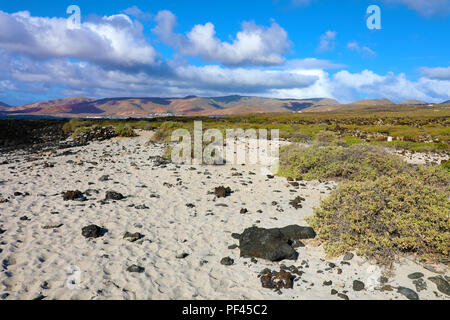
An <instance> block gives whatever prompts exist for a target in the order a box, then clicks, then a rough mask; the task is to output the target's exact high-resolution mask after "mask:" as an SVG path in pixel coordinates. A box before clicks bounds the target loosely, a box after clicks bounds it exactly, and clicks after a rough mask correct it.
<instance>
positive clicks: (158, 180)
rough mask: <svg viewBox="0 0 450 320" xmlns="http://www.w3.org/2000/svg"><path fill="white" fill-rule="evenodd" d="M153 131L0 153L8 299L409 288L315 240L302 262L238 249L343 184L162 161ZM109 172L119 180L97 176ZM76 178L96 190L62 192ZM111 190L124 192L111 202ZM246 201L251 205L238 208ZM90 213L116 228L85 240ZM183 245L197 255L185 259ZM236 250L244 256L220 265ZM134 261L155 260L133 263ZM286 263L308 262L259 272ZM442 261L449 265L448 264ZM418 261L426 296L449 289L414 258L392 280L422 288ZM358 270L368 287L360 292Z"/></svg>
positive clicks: (1, 270)
mask: <svg viewBox="0 0 450 320" xmlns="http://www.w3.org/2000/svg"><path fill="white" fill-rule="evenodd" d="M148 138H149V133H142V134H141V135H140V136H139V137H137V138H132V139H119V138H118V139H113V140H110V141H105V142H96V143H91V144H90V145H89V146H87V147H81V148H73V149H71V150H72V151H73V152H74V154H70V155H61V153H62V152H63V151H58V153H57V154H54V153H47V154H43V155H39V156H34V157H30V156H24V155H21V154H20V153H17V152H16V153H14V154H8V155H0V163H1V162H2V161H4V160H7V161H8V162H9V164H6V165H0V198H4V199H8V200H9V202H7V203H0V229H2V230H4V232H3V233H2V234H0V261H1V262H2V264H1V265H0V299H7V300H8V299H35V298H44V299H87V300H89V299H341V298H339V297H338V296H336V295H331V293H330V292H331V290H332V289H335V290H337V291H338V292H339V293H344V294H346V295H347V296H348V297H349V298H350V299H406V298H405V297H404V296H403V295H401V294H399V293H397V290H396V289H394V290H393V291H380V290H378V289H376V290H371V289H370V288H368V284H370V283H371V279H373V278H375V279H378V273H377V270H376V267H374V266H373V265H372V264H370V262H368V261H365V260H364V259H362V258H360V257H357V256H355V257H354V258H353V259H352V260H350V261H349V264H341V262H342V257H339V258H335V259H326V258H325V254H324V251H323V249H322V248H321V247H320V246H317V245H315V244H314V241H312V242H310V243H308V242H306V246H305V247H301V248H298V249H297V251H298V253H299V258H298V260H297V261H283V262H280V263H272V262H267V261H264V260H261V259H258V261H257V262H251V261H250V259H244V258H240V257H239V248H236V249H228V246H230V245H233V244H238V240H235V239H233V238H232V237H231V234H232V233H241V232H242V231H243V230H244V229H246V228H248V227H251V226H253V225H256V226H260V227H266V228H269V227H284V226H287V225H291V224H299V225H304V226H306V225H307V224H306V222H305V220H304V218H305V217H307V216H310V215H312V214H313V207H314V206H318V205H319V203H320V199H321V198H323V197H326V196H327V195H328V194H329V192H331V190H332V189H334V188H335V187H336V186H335V184H334V183H332V182H319V181H311V182H306V183H305V186H300V187H298V188H294V187H292V186H291V185H289V184H288V183H287V181H286V179H284V178H279V177H275V178H273V179H270V178H268V177H267V170H266V168H263V167H261V166H258V165H246V166H242V165H238V166H231V165H225V166H179V167H177V166H175V165H174V164H168V165H167V167H161V166H157V165H156V164H155V163H154V161H153V158H151V157H153V156H157V155H161V154H162V153H163V151H164V145H161V144H151V145H148V146H146V145H145V144H146V142H147V141H148ZM240 174H242V176H241V175H240ZM103 175H109V176H110V180H109V181H104V182H102V181H99V178H100V177H101V176H103ZM221 185H224V186H226V187H230V188H231V189H232V190H233V193H232V194H231V196H229V197H227V198H221V199H216V198H215V196H214V195H213V194H208V193H209V192H210V191H213V190H214V188H215V187H218V186H221ZM77 189H78V190H80V191H82V192H86V191H88V192H87V193H85V194H87V195H86V196H87V198H88V200H87V201H84V202H78V201H63V198H62V195H61V193H62V192H64V191H67V190H77ZM109 190H114V191H117V192H120V193H122V194H123V195H125V196H126V199H125V200H121V201H108V202H107V203H101V200H103V199H104V197H105V193H106V191H109ZM15 192H20V193H22V195H16V196H15V195H14V193H15ZM26 193H29V194H28V195H27V194H26ZM298 195H301V196H303V197H304V198H306V201H305V202H304V203H303V208H302V209H298V210H296V209H295V208H293V207H292V206H291V205H290V204H289V201H290V200H292V199H294V198H295V197H296V196H298ZM275 202H276V203H275ZM187 204H192V205H193V206H192V205H190V206H189V207H188V206H187ZM140 205H145V206H146V207H147V209H145V208H144V209H137V208H136V206H140ZM242 208H246V209H248V213H247V214H240V210H241V209H242ZM24 216H26V217H27V218H28V219H27V220H21V217H24ZM23 219H24V218H23ZM61 224H62V226H59V225H61ZM90 224H96V225H99V226H101V227H103V228H105V229H107V232H106V233H105V234H104V235H103V236H102V237H101V238H97V239H86V238H84V237H83V236H82V234H81V229H82V227H84V226H87V225H90ZM45 226H54V227H55V228H50V229H44V228H43V227H45ZM57 226H59V227H57ZM0 232H1V231H0ZM125 232H132V233H134V232H139V233H141V234H143V235H144V238H143V239H141V240H138V241H137V242H134V243H131V242H128V241H127V240H125V239H123V235H124V233H125ZM183 253H187V254H188V255H187V256H186V257H185V258H182V259H180V258H177V256H179V255H180V254H183ZM228 256H229V257H231V258H232V259H234V261H235V262H234V264H233V265H231V266H224V265H221V264H220V261H221V259H222V258H223V257H228ZM330 262H331V263H334V264H336V267H333V268H330V266H329V263H330ZM134 264H136V265H138V266H141V267H143V268H145V271H144V272H143V273H130V272H128V271H127V268H128V267H129V266H131V265H134ZM281 264H285V265H287V266H291V265H295V266H301V269H300V270H302V271H303V272H304V274H303V275H302V276H301V277H300V278H299V279H298V281H296V282H295V284H294V289H283V290H282V294H281V295H280V294H279V293H277V292H275V291H273V290H269V289H264V288H262V286H261V282H260V280H259V278H258V274H259V272H260V271H261V270H263V269H264V268H267V267H268V268H270V269H275V270H277V271H278V270H280V266H281ZM435 268H437V269H438V271H439V270H443V272H444V273H445V272H446V274H447V275H448V268H446V267H445V266H442V265H440V266H436V267H435ZM339 269H341V270H342V272H341V273H340V272H339V271H338V270H339ZM413 272H422V273H423V274H424V275H425V277H424V280H425V283H426V285H427V289H425V290H423V291H420V292H418V295H419V297H420V299H449V297H448V296H445V295H444V294H442V293H440V292H438V290H437V289H436V285H435V284H434V283H432V282H430V281H429V280H427V279H428V277H430V276H436V275H437V274H436V273H433V272H431V271H429V270H427V269H425V268H423V267H422V266H420V265H419V264H417V263H416V262H414V261H413V260H412V259H403V260H402V261H401V262H399V263H397V264H396V265H395V267H394V270H393V274H391V275H390V276H389V281H388V283H387V284H389V285H391V286H393V287H396V286H404V287H407V288H410V289H414V290H415V291H417V290H416V288H415V286H414V284H413V283H412V281H413V280H411V279H408V277H407V275H409V274H411V273H413ZM339 273H340V274H339ZM73 279H75V280H73ZM354 280H361V281H363V282H364V283H365V284H366V289H364V290H362V291H358V292H357V291H354V290H353V288H352V284H353V281H354ZM324 281H332V284H331V285H324V284H323V283H324Z"/></svg>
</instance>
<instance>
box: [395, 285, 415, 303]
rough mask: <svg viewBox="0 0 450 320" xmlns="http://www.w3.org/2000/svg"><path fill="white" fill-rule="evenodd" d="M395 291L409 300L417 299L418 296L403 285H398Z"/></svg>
mask: <svg viewBox="0 0 450 320" xmlns="http://www.w3.org/2000/svg"><path fill="white" fill-rule="evenodd" d="M397 292H398V293H400V294H402V295H404V296H405V297H406V298H408V299H409V300H419V296H418V295H417V293H416V292H415V291H414V290H412V289H409V288H405V287H398V289H397Z"/></svg>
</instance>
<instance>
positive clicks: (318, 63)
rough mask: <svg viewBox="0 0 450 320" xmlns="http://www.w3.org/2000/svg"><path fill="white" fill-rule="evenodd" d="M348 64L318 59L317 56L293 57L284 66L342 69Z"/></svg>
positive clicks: (306, 68)
mask: <svg viewBox="0 0 450 320" xmlns="http://www.w3.org/2000/svg"><path fill="white" fill-rule="evenodd" d="M345 67H346V66H345V65H343V64H339V63H334V62H332V61H330V60H324V59H317V58H305V59H292V60H289V61H287V62H286V63H285V64H284V66H283V68H285V69H305V70H309V69H316V70H317V69H319V70H321V69H342V68H345Z"/></svg>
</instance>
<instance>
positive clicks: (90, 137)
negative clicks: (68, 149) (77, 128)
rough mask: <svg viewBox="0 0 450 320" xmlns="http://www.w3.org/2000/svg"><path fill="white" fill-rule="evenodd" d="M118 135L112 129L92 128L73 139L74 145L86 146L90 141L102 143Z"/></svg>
mask: <svg viewBox="0 0 450 320" xmlns="http://www.w3.org/2000/svg"><path fill="white" fill-rule="evenodd" d="M117 136H118V134H117V133H116V130H115V129H114V128H113V127H92V128H90V130H87V131H84V132H81V133H79V134H77V135H76V136H75V137H74V138H73V143H74V144H75V145H86V144H88V143H89V142H91V141H104V140H109V139H112V138H114V137H117Z"/></svg>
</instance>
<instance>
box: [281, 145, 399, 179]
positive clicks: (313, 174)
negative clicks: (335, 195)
mask: <svg viewBox="0 0 450 320" xmlns="http://www.w3.org/2000/svg"><path fill="white" fill-rule="evenodd" d="M406 167H407V164H406V163H405V162H404V161H403V160H402V159H401V158H400V157H399V156H396V155H391V154H389V153H387V152H386V151H385V150H384V149H383V148H381V147H377V146H373V145H369V144H354V145H351V146H350V147H342V146H320V145H312V146H310V147H302V146H298V145H293V144H292V145H288V146H284V147H282V148H281V149H280V171H279V175H281V176H284V177H288V178H294V179H303V180H314V179H351V180H358V181H362V180H366V179H369V180H375V179H376V178H377V177H379V176H381V175H390V176H393V175H396V174H399V173H401V172H403V171H405V170H406Z"/></svg>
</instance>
